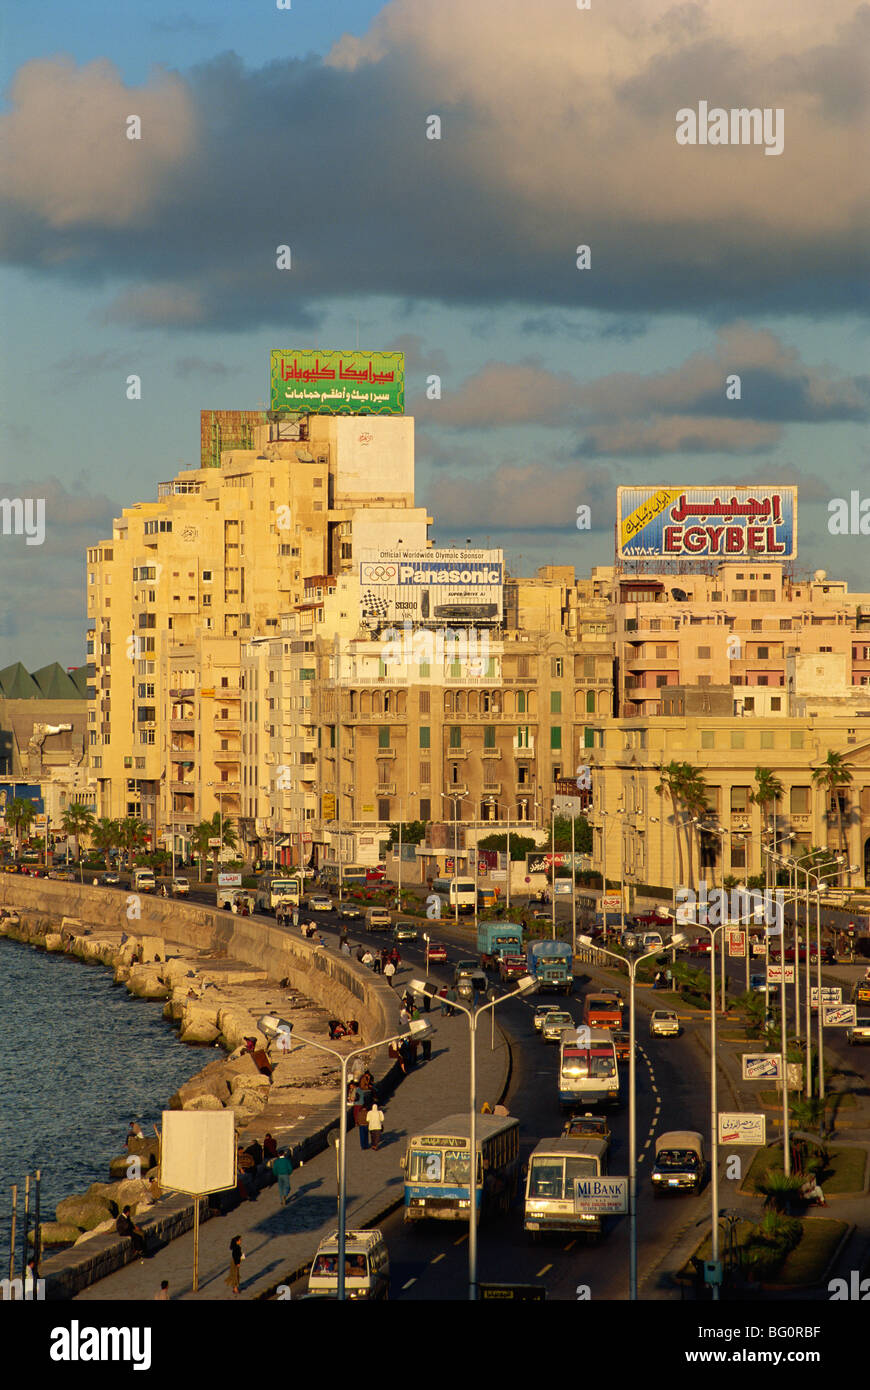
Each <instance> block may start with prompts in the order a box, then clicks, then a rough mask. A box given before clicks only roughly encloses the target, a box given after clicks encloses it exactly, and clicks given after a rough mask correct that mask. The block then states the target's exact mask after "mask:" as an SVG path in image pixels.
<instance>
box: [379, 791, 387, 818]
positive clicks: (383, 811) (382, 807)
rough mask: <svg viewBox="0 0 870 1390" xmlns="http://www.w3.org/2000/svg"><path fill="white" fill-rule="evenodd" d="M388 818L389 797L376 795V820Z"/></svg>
mask: <svg viewBox="0 0 870 1390" xmlns="http://www.w3.org/2000/svg"><path fill="white" fill-rule="evenodd" d="M389 819H390V799H389V797H378V820H389Z"/></svg>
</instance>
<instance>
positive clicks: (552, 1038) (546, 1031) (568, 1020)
mask: <svg viewBox="0 0 870 1390" xmlns="http://www.w3.org/2000/svg"><path fill="white" fill-rule="evenodd" d="M575 1027H576V1024H575V1022H574V1020H573V1018H572V1017H571V1015H570V1014H568V1013H563V1012H562V1011H561V1010H559V1009H554V1010H553V1011H552V1012H551V1013H548V1014H545V1015H544V1018H543V1021H542V1023H541V1037H542V1038H543V1040H544V1042H558V1041H559V1039H560V1038H561V1036H562V1034H563V1033H564V1032H565V1030H566V1029H567V1028H575Z"/></svg>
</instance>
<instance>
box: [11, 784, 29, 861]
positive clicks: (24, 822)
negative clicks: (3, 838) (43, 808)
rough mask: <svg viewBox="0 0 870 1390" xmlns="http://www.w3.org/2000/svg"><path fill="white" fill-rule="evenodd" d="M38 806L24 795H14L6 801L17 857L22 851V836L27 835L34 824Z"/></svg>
mask: <svg viewBox="0 0 870 1390" xmlns="http://www.w3.org/2000/svg"><path fill="white" fill-rule="evenodd" d="M35 815H36V807H35V806H34V805H33V802H32V801H25V799H24V797H23V796H16V797H13V798H12V800H11V801H8V802H7V803H6V824H7V826H8V828H9V829H10V830H11V831H12V833H13V835H14V836H15V857H16V859H17V858H18V856H19V854H20V853H21V837H22V835H26V834H27V832H28V831H29V829H30V827H31V825H32V824H33V820H34V817H35Z"/></svg>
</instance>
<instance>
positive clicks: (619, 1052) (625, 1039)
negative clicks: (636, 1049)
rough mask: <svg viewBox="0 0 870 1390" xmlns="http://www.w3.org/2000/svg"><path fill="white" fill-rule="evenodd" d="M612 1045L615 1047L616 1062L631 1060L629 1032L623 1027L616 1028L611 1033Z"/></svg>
mask: <svg viewBox="0 0 870 1390" xmlns="http://www.w3.org/2000/svg"><path fill="white" fill-rule="evenodd" d="M613 1046H614V1047H615V1048H616V1060H617V1062H628V1061H630V1060H631V1034H630V1033H628V1032H626V1031H625V1030H624V1029H623V1028H617V1030H616V1032H615V1033H614V1034H613Z"/></svg>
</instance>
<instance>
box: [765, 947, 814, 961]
mask: <svg viewBox="0 0 870 1390" xmlns="http://www.w3.org/2000/svg"><path fill="white" fill-rule="evenodd" d="M794 956H795V951H794V946H787V947H786V951H785V958H786V960H787V961H790V960H791V961H793V960H794ZM769 958H770V960H772V961H780V960H782V950H781V948H780V947H779V946H771V948H770V953H769ZM806 958H807V948H806V946H801V948H800V959H801V961H802V962H803V961H806ZM818 959H819V957H818V952H817V951H816V948H815V946H811V947H810V965H815V964H816V963H817V961H818ZM823 959H824V956H823Z"/></svg>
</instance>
